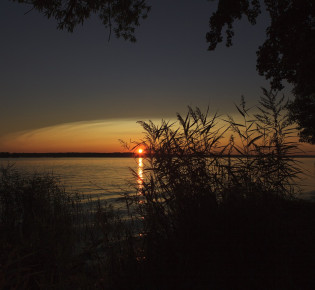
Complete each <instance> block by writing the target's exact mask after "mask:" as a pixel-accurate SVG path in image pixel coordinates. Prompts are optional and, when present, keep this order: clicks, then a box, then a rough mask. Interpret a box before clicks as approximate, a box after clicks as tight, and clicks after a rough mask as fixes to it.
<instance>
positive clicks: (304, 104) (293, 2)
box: [206, 0, 315, 144]
mask: <svg viewBox="0 0 315 290" xmlns="http://www.w3.org/2000/svg"><path fill="white" fill-rule="evenodd" d="M262 2H263V3H264V6H265V8H266V10H267V12H268V13H269V16H270V20H271V23H270V25H269V27H268V28H267V30H266V33H267V39H266V40H265V42H264V43H263V45H261V46H260V47H259V49H258V51H257V70H258V72H259V74H260V75H263V76H265V77H266V79H269V80H270V83H271V88H272V89H274V90H281V89H283V87H284V86H283V83H282V82H283V81H287V82H288V83H290V84H292V85H293V93H294V94H295V97H296V98H295V100H294V101H293V102H292V104H291V106H290V111H291V112H290V113H291V120H292V121H295V122H297V124H298V126H299V129H300V130H301V131H300V140H301V141H304V142H309V143H313V144H315V113H314V112H315V73H314V67H315V54H314V51H315V2H314V0H283V1H273V0H263V1H262V0H261V1H259V0H238V1H235V0H219V2H218V8H217V11H216V12H215V13H213V14H212V16H211V17H210V21H209V26H210V31H209V32H208V33H207V36H206V38H207V42H209V50H214V49H215V48H216V46H217V45H218V44H219V43H220V42H222V41H223V34H224V32H222V31H223V29H226V30H225V34H226V46H231V45H232V38H233V36H234V30H233V24H234V21H235V20H240V19H241V18H242V16H243V15H244V16H246V17H247V19H248V21H249V22H250V23H251V24H253V25H254V24H256V19H257V17H258V15H259V14H260V13H261V5H262Z"/></svg>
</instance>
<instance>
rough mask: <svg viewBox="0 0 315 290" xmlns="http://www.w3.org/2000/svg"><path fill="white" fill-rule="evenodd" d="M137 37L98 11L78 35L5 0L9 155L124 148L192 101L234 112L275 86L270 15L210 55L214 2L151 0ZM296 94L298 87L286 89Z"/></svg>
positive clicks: (3, 83) (1, 147) (2, 70)
mask: <svg viewBox="0 0 315 290" xmlns="http://www.w3.org/2000/svg"><path fill="white" fill-rule="evenodd" d="M149 3H150V4H152V10H151V12H150V14H149V17H148V18H147V19H146V20H144V21H141V25H140V27H139V28H138V29H137V31H136V37H137V42H136V43H130V42H126V41H124V40H123V39H116V38H115V37H113V36H112V37H111V40H110V41H108V33H109V31H108V30H106V28H105V27H104V26H103V25H102V24H101V22H100V21H99V20H98V18H97V17H92V18H91V19H90V20H89V21H87V22H86V23H85V24H84V26H80V27H77V28H76V29H75V30H74V32H73V33H72V34H71V33H68V32H67V31H60V30H57V29H56V26H57V23H56V21H55V20H53V19H49V20H48V19H47V18H46V17H45V16H43V15H41V14H40V13H38V12H36V11H31V12H30V13H27V14H26V15H24V14H25V12H27V11H28V10H29V9H30V7H29V6H27V5H24V4H23V5H22V4H18V3H13V2H10V1H8V0H3V1H1V3H0V26H1V46H0V57H1V58H0V60H1V63H0V64H1V65H0V99H1V106H0V124H1V125H0V152H118V151H124V149H123V148H122V147H121V145H120V142H119V141H118V140H119V139H123V140H126V141H128V140H130V139H133V140H135V139H137V138H140V137H141V136H142V131H143V130H142V128H141V127H140V126H139V124H137V123H136V121H138V120H144V121H146V120H149V119H150V120H153V121H154V122H159V121H160V120H161V119H162V118H163V119H166V120H169V119H170V120H171V119H175V117H176V113H177V112H179V113H181V114H183V115H185V113H186V112H187V106H192V107H196V106H197V107H200V108H201V109H203V108H206V107H207V106H209V107H210V110H211V111H212V112H215V111H219V112H220V113H221V114H232V115H233V114H234V112H235V107H234V103H236V104H237V103H239V101H240V98H241V96H242V95H244V97H245V99H246V100H247V101H248V103H249V104H250V105H254V104H256V103H257V101H258V99H259V97H260V96H261V95H262V93H261V87H268V83H267V81H266V80H265V79H264V77H262V76H259V75H258V73H257V71H256V51H257V49H258V47H259V45H261V44H262V43H263V41H264V39H265V29H266V27H267V26H268V17H266V16H265V15H262V16H260V17H259V19H258V23H257V25H256V26H251V25H249V24H248V22H247V21H246V20H244V21H243V20H242V21H240V22H239V23H237V24H236V26H235V38H234V41H233V43H234V45H233V46H232V47H230V48H226V47H225V45H224V44H221V45H219V46H218V47H217V49H216V50H215V51H207V43H206V39H205V35H206V32H207V31H208V21H209V17H210V16H211V14H212V13H213V12H214V11H215V8H216V4H215V2H211V1H206V0H204V1H193V0H172V1H169V0H152V1H150V2H149ZM286 95H287V96H288V97H290V91H289V90H288V91H287V92H286Z"/></svg>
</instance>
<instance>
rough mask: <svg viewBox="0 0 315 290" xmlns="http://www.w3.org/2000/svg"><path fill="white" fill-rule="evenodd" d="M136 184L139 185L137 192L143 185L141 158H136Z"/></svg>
mask: <svg viewBox="0 0 315 290" xmlns="http://www.w3.org/2000/svg"><path fill="white" fill-rule="evenodd" d="M137 182H138V184H139V190H141V189H142V184H143V158H141V157H139V158H138V179H137Z"/></svg>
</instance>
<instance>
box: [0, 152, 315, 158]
mask: <svg viewBox="0 0 315 290" xmlns="http://www.w3.org/2000/svg"><path fill="white" fill-rule="evenodd" d="M65 157H70V158H71V157H72V158H74V157H76V158H79V157H84V158H91V157H94V158H95V157H102V158H103V157H139V154H136V153H133V152H112V153H92V152H91V153H80V152H64V153H9V152H0V158H65ZM143 157H145V155H144V156H143ZM222 157H226V155H223V156H222ZM231 157H240V155H231ZM244 157H245V156H244ZM290 157H293V158H315V155H291V156H290Z"/></svg>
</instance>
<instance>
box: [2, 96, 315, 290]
mask: <svg viewBox="0 0 315 290" xmlns="http://www.w3.org/2000/svg"><path fill="white" fill-rule="evenodd" d="M260 105H261V107H260V113H259V114H257V115H254V116H253V115H251V113H250V111H249V109H247V108H246V104H245V101H244V100H242V102H241V105H240V106H239V107H238V106H237V107H236V108H237V110H238V111H239V113H240V114H241V116H242V118H243V119H242V122H239V123H236V122H234V120H233V119H232V118H228V120H227V127H226V128H222V127H218V124H217V122H216V120H217V116H216V115H214V116H212V117H210V116H208V112H206V113H202V112H201V111H200V109H198V108H196V109H195V110H194V109H191V108H189V111H188V113H187V116H185V117H184V118H183V117H182V116H181V115H179V114H178V115H177V117H178V123H177V125H178V127H176V126H177V125H174V124H170V123H167V122H165V121H162V123H161V124H160V125H155V124H154V123H152V122H148V123H146V122H140V125H141V126H142V127H143V129H144V131H145V132H144V136H143V139H142V140H141V141H140V142H135V143H131V144H125V145H126V148H130V149H131V150H130V151H132V150H134V151H136V150H137V149H138V148H140V149H143V150H144V151H145V152H146V156H144V158H143V159H144V160H143V170H142V171H141V172H138V171H132V174H133V176H134V177H135V178H134V184H131V185H130V188H129V189H133V190H127V191H126V192H123V193H122V196H121V198H120V199H119V200H120V202H121V201H124V205H122V208H120V209H116V208H115V207H114V206H113V204H109V203H106V202H103V201H101V200H99V201H96V202H92V201H89V200H86V199H84V197H83V196H80V195H78V194H74V193H71V192H67V191H66V190H65V189H64V188H63V187H62V185H60V184H59V183H58V180H56V179H55V178H53V177H52V176H51V175H38V174H35V175H34V176H24V175H23V172H18V171H17V170H16V169H15V168H14V166H12V165H8V166H7V167H4V168H1V169H0V229H1V236H0V247H1V251H0V288H2V289H108V290H116V289H132V290H133V289H134V290H142V289H143V290H146V289H150V290H151V289H152V290H160V289H163V290H164V289H222V290H225V289H227V290H228V289H261V290H263V289H268V290H269V289H277V290H278V289H296V290H300V289H315V287H314V286H315V285H314V284H315V281H314V258H315V244H314V236H315V203H314V202H312V201H305V200H301V199H298V198H297V197H296V195H297V193H299V188H298V186H297V185H296V184H295V183H294V179H295V178H296V177H297V175H298V174H300V173H301V170H300V168H299V163H298V162H297V161H296V160H294V158H293V157H292V156H293V155H296V153H297V152H298V153H299V150H298V148H297V144H296V143H294V142H292V141H290V136H291V133H292V128H291V127H290V123H289V122H288V119H287V115H286V113H285V109H286V105H285V103H284V100H283V98H280V100H279V99H277V97H276V95H274V94H272V93H270V92H267V91H264V97H262V98H261V101H260ZM228 129H230V130H232V132H233V133H234V135H232V136H231V138H230V142H229V143H228V144H227V145H223V146H222V144H220V139H221V138H222V137H223V135H224V134H226V133H227V131H228ZM236 139H238V140H239V142H235V141H236ZM238 144H241V145H238ZM128 150H129V149H128ZM235 151H236V152H238V154H239V155H238V156H235V155H233V152H235ZM214 153H215V154H214ZM223 156H225V158H222V157H223ZM249 156H251V157H250V158H249Z"/></svg>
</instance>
